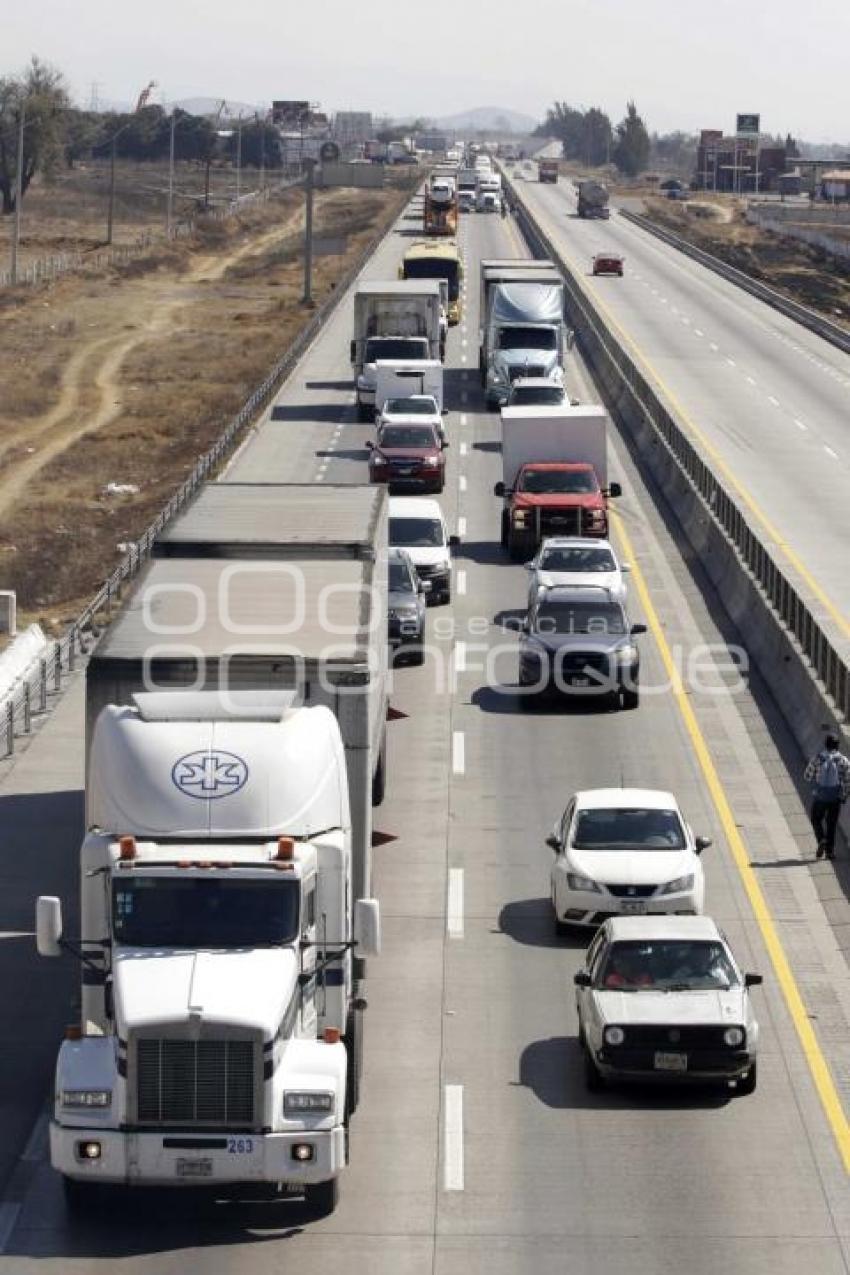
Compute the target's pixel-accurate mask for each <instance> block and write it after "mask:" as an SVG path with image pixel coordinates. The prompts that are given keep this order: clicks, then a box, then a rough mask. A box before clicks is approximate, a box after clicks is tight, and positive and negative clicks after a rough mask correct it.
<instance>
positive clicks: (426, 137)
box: [415, 133, 453, 155]
mask: <svg viewBox="0 0 850 1275" xmlns="http://www.w3.org/2000/svg"><path fill="white" fill-rule="evenodd" d="M415 140H416V148H417V150H420V151H430V152H431V154H432V155H445V153H446V151H447V150H448V149H449V147H450V146H452V145H453V139H449V137H448V136H447V134H446V133H417V134H416V138H415Z"/></svg>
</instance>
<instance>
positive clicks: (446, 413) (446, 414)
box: [441, 407, 449, 416]
mask: <svg viewBox="0 0 850 1275" xmlns="http://www.w3.org/2000/svg"><path fill="white" fill-rule="evenodd" d="M448 414H449V409H448V408H447V407H444V408H443V410H442V412H441V415H442V416H448Z"/></svg>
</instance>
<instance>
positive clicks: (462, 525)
mask: <svg viewBox="0 0 850 1275" xmlns="http://www.w3.org/2000/svg"><path fill="white" fill-rule="evenodd" d="M457 534H458V535H459V536H465V535H466V519H465V518H458V520H457Z"/></svg>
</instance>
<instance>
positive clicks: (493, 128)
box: [434, 106, 540, 133]
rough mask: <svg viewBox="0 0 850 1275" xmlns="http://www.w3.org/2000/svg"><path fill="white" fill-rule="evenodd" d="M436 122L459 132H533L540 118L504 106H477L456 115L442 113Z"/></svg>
mask: <svg viewBox="0 0 850 1275" xmlns="http://www.w3.org/2000/svg"><path fill="white" fill-rule="evenodd" d="M434 123H435V124H436V125H437V127H438V128H452V129H457V130H458V132H463V131H464V130H466V131H467V132H477V131H478V129H482V130H484V131H488V132H498V131H505V132H510V133H533V132H534V130H535V129H536V128H537V126H538V124H539V123H540V120H536V119H534V117H533V116H532V115H523V114H522V112H521V111H511V110H508V109H507V108H506V107H504V106H476V107H475V108H474V109H473V110H470V111H459V112H458V113H457V114H456V115H441V116H440V117H439V118H437V119H435V120H434Z"/></svg>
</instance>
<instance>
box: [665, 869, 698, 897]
mask: <svg viewBox="0 0 850 1275" xmlns="http://www.w3.org/2000/svg"><path fill="white" fill-rule="evenodd" d="M693 888H694V874H693V873H692V872H689V873H688V875H687V876H684V877H676V879H675V881H668V882H667V884H666V885H665V886H664V887H663V888H662V890H661V893H662V894H681V893H682V892H683V891H684V890H692V889H693Z"/></svg>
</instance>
